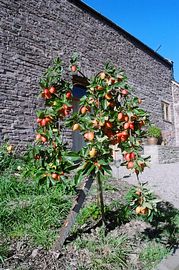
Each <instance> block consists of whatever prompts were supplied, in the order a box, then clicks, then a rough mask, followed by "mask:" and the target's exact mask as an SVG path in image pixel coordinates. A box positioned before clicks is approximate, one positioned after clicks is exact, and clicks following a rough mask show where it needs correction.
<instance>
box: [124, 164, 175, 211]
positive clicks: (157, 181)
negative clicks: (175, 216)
mask: <svg viewBox="0 0 179 270" xmlns="http://www.w3.org/2000/svg"><path fill="white" fill-rule="evenodd" d="M121 177H124V178H125V180H126V181H128V182H129V183H131V184H137V179H136V176H135V174H130V171H129V170H127V169H125V168H123V167H121V168H119V178H121ZM140 180H141V182H146V181H147V182H148V185H149V186H150V187H151V189H152V190H153V191H154V192H155V193H156V194H157V195H159V196H160V197H161V198H162V199H163V200H165V201H169V202H170V203H172V204H173V205H174V206H175V207H176V208H178V209H179V162H177V163H171V164H152V165H151V167H150V168H146V169H145V171H144V172H143V173H142V174H141V176H140Z"/></svg>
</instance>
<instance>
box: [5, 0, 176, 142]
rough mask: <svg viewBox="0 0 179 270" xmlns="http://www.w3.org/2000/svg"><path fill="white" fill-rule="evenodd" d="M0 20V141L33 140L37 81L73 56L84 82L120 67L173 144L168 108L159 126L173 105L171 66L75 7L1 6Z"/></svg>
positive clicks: (56, 1) (51, 0)
mask: <svg viewBox="0 0 179 270" xmlns="http://www.w3.org/2000/svg"><path fill="white" fill-rule="evenodd" d="M0 17H1V32H0V39H1V43H0V57H1V62H0V77H1V80H0V104H1V106H0V140H2V139H3V138H5V137H8V138H9V139H10V140H11V141H12V142H13V143H19V142H20V143H21V144H26V143H27V142H30V141H32V140H33V138H34V130H35V128H36V123H35V110H36V109H37V108H38V107H39V106H42V104H43V101H42V100H40V99H37V93H38V90H39V86H38V80H39V77H40V76H41V74H42V73H43V71H44V70H45V69H46V67H47V66H48V65H49V64H51V63H52V59H54V57H57V56H60V57H61V58H62V59H63V60H65V62H67V61H68V59H69V58H70V55H71V54H72V52H74V51H77V52H78V53H79V54H80V56H81V65H82V67H83V72H84V73H85V74H86V75H87V76H89V75H91V74H93V73H94V72H95V71H100V70H101V69H102V67H103V65H104V64H105V63H106V62H107V61H111V62H112V63H114V64H116V65H119V66H121V67H122V68H123V69H124V70H125V71H126V73H127V76H128V78H129V82H130V83H131V84H132V85H133V86H134V88H135V91H136V94H137V95H139V96H140V98H142V99H143V104H142V106H143V107H145V109H146V110H148V111H149V112H150V113H151V120H152V122H155V123H156V124H157V125H159V126H160V127H161V128H162V129H163V134H164V136H165V137H166V140H167V143H168V144H171V145H173V144H174V143H175V138H174V125H173V121H174V119H173V106H171V122H167V121H163V116H162V106H161V102H162V100H164V101H167V102H168V103H170V104H172V91H171V78H172V65H171V63H169V62H168V61H166V60H164V59H163V58H162V57H160V56H159V55H158V54H156V53H155V52H153V51H152V50H151V49H149V48H148V47H147V46H145V45H144V44H142V43H141V42H140V41H138V40H136V39H135V38H134V37H132V36H131V35H129V34H127V33H126V32H125V31H123V30H122V29H121V28H119V27H117V26H115V25H114V24H113V23H112V22H110V21H109V20H106V19H105V18H104V17H102V16H101V15H99V14H97V13H96V12H94V11H92V10H91V9H88V8H87V7H86V6H85V5H84V4H82V3H81V2H80V1H70V0H43V1H42V0H40V1H36V0H28V1H26V0H16V1H15V0H1V2H0ZM69 137H70V134H69Z"/></svg>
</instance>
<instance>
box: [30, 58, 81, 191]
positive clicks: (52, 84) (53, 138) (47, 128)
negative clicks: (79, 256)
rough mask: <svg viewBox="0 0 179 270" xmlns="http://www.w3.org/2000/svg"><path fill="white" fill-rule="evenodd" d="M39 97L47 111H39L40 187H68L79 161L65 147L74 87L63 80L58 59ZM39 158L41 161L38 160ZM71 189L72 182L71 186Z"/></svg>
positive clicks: (43, 80) (36, 154)
mask: <svg viewBox="0 0 179 270" xmlns="http://www.w3.org/2000/svg"><path fill="white" fill-rule="evenodd" d="M40 87H41V90H40V94H39V95H40V97H41V98H43V99H44V102H45V109H44V110H40V111H37V119H36V122H37V129H36V136H35V137H36V138H35V148H34V158H35V162H36V166H37V170H36V178H37V180H38V181H39V182H40V183H46V184H47V185H48V186H49V185H54V184H56V183H62V184H63V185H67V182H68V181H67V180H68V174H69V173H70V168H71V166H73V165H74V163H73V162H74V160H76V157H75V154H73V153H71V152H70V151H67V145H66V144H64V143H63V132H64V121H65V119H66V118H68V117H69V115H70V114H71V111H72V87H73V85H72V84H71V83H69V82H67V81H65V80H64V79H63V67H62V62H61V61H60V59H56V60H55V61H54V63H53V66H51V67H49V68H48V69H47V71H46V72H45V74H44V75H43V77H42V78H41V79H40ZM37 157H38V158H37ZM68 185H70V182H68Z"/></svg>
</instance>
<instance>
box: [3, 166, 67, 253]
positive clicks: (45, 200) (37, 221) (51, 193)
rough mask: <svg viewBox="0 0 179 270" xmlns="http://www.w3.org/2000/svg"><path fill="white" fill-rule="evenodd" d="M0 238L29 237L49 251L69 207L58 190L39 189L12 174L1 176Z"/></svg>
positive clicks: (55, 188) (35, 243)
mask: <svg viewBox="0 0 179 270" xmlns="http://www.w3.org/2000/svg"><path fill="white" fill-rule="evenodd" d="M0 197H1V203H0V220H1V228H0V234H1V238H4V239H5V238H7V239H9V238H10V239H11V238H24V237H28V238H29V239H30V241H31V242H32V243H33V244H34V245H40V246H43V247H45V248H48V247H50V246H51V244H52V243H53V240H54V239H55V236H56V230H57V228H59V227H60V226H61V224H62V222H63V220H64V218H65V217H66V215H67V213H68V212H69V209H70V207H71V200H70V199H69V196H67V195H66V196H64V194H63V192H62V191H61V189H60V186H54V187H52V188H49V189H47V188H45V187H41V188H39V187H38V186H37V185H36V184H35V182H33V181H30V180H28V179H25V178H23V177H21V174H19V173H14V172H12V170H9V172H5V173H4V174H2V175H1V176H0Z"/></svg>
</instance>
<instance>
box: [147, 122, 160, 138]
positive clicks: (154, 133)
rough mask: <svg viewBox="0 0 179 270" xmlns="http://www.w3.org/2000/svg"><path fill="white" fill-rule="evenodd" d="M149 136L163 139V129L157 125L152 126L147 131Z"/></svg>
mask: <svg viewBox="0 0 179 270" xmlns="http://www.w3.org/2000/svg"><path fill="white" fill-rule="evenodd" d="M147 136H148V137H155V138H160V137H161V129H160V128H159V127H157V126H155V125H151V126H150V127H149V128H148V130H147Z"/></svg>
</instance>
